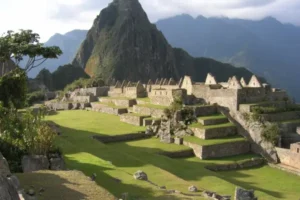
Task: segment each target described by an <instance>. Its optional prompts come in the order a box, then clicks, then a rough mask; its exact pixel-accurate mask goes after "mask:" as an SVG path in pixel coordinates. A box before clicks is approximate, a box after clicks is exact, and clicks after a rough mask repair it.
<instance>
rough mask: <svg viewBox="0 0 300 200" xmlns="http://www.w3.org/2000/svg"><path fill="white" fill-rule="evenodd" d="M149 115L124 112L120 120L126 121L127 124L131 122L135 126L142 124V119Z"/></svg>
mask: <svg viewBox="0 0 300 200" xmlns="http://www.w3.org/2000/svg"><path fill="white" fill-rule="evenodd" d="M149 117H150V116H138V115H134V114H130V113H129V114H124V115H121V116H120V120H121V121H122V122H126V123H128V124H132V125H135V126H143V123H144V119H145V118H149Z"/></svg>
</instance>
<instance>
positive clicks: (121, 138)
mask: <svg viewBox="0 0 300 200" xmlns="http://www.w3.org/2000/svg"><path fill="white" fill-rule="evenodd" d="M150 137H151V136H149V135H146V134H145V133H130V134H124V135H116V136H99V135H95V136H93V139H96V140H98V141H100V142H102V143H105V144H106V143H114V142H126V141H132V140H140V139H145V138H150Z"/></svg>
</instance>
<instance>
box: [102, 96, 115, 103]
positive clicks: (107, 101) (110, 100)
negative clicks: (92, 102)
mask: <svg viewBox="0 0 300 200" xmlns="http://www.w3.org/2000/svg"><path fill="white" fill-rule="evenodd" d="M99 101H100V102H101V103H113V99H111V98H101V97H100V98H99Z"/></svg>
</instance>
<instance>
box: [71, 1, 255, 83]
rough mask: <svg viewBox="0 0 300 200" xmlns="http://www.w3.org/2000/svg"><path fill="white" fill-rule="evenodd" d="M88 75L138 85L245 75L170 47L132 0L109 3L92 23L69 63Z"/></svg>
mask: <svg viewBox="0 0 300 200" xmlns="http://www.w3.org/2000/svg"><path fill="white" fill-rule="evenodd" d="M72 64H73V65H74V66H76V67H81V68H84V69H85V72H86V73H87V74H89V75H90V76H100V77H102V78H103V79H104V80H110V79H115V80H123V79H127V80H130V81H139V80H141V81H143V82H147V81H148V80H149V79H152V80H155V79H157V78H162V77H164V78H171V77H172V78H174V79H178V80H179V79H180V78H181V77H182V76H184V75H190V76H192V78H193V80H195V81H204V80H205V77H206V75H207V73H208V72H211V73H213V74H214V75H215V77H216V78H217V79H218V80H219V81H227V80H228V77H230V76H233V75H237V76H238V77H242V76H244V77H245V78H246V79H249V78H250V77H251V75H252V73H251V72H249V71H248V70H246V69H245V68H235V67H233V66H231V65H229V64H223V63H220V62H217V61H215V60H212V59H208V58H193V57H191V56H190V55H189V54H188V53H187V52H185V51H184V50H182V49H179V48H172V47H171V46H170V45H169V43H168V41H167V40H166V38H165V37H164V35H163V34H162V33H161V32H160V31H158V29H157V28H156V25H154V24H151V23H150V21H149V19H148V17H147V14H146V13H145V11H144V10H143V8H142V6H141V4H140V3H139V1H138V0H114V1H113V2H112V3H110V4H109V6H108V7H107V8H104V9H103V10H102V11H101V13H100V15H98V16H97V18H96V19H95V20H94V24H93V26H92V28H91V29H90V30H89V31H88V34H87V37H86V39H85V40H84V41H83V43H82V45H81V47H80V48H79V50H78V52H77V55H76V57H75V59H74V61H73V63H72Z"/></svg>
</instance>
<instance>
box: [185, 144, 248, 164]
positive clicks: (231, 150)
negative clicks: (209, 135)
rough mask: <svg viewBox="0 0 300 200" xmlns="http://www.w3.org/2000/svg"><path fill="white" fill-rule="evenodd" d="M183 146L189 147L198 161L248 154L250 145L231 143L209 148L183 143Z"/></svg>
mask: <svg viewBox="0 0 300 200" xmlns="http://www.w3.org/2000/svg"><path fill="white" fill-rule="evenodd" d="M183 144H184V145H185V146H188V147H191V148H192V149H193V150H194V154H195V155H196V156H197V157H199V158H200V159H203V160H204V159H209V158H222V157H227V156H235V155H240V154H245V153H248V152H250V144H249V142H247V141H240V142H231V143H224V144H216V145H209V146H201V145H198V144H194V143H191V142H186V141H183Z"/></svg>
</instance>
